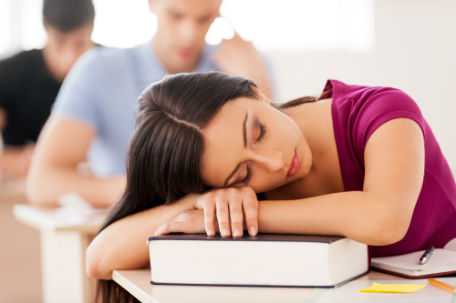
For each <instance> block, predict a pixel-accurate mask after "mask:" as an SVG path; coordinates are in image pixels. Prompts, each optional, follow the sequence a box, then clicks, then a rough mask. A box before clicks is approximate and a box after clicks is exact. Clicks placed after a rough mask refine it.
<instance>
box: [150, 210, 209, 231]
mask: <svg viewBox="0 0 456 303" xmlns="http://www.w3.org/2000/svg"><path fill="white" fill-rule="evenodd" d="M169 233H186V234H201V233H204V214H203V211H202V210H200V209H190V210H186V211H183V212H181V213H180V214H178V215H177V216H176V217H174V218H173V219H171V220H170V221H168V222H165V223H163V224H162V225H160V226H159V227H158V228H157V229H156V230H155V232H154V236H161V235H165V234H169Z"/></svg>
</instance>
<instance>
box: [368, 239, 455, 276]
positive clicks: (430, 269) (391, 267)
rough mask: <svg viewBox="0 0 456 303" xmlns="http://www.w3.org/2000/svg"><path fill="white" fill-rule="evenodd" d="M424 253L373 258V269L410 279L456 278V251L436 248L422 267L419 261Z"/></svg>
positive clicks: (447, 248)
mask: <svg viewBox="0 0 456 303" xmlns="http://www.w3.org/2000/svg"><path fill="white" fill-rule="evenodd" d="M423 253H424V251H423V250H421V251H417V252H413V253H410V254H405V255H400V256H394V257H382V258H373V259H372V262H371V265H372V267H373V268H375V269H377V270H379V271H382V272H386V273H390V274H394V275H398V276H401V277H404V278H409V279H423V278H430V277H440V276H456V250H452V249H449V247H448V246H447V247H445V248H436V249H435V250H434V252H433V254H432V256H431V257H430V258H429V261H428V262H427V263H426V264H424V265H420V264H419V263H418V260H419V259H420V257H421V256H422V255H423Z"/></svg>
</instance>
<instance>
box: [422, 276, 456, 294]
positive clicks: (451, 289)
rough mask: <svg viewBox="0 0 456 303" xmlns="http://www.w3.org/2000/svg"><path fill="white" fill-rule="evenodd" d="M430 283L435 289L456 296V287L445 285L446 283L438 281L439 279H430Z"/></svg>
mask: <svg viewBox="0 0 456 303" xmlns="http://www.w3.org/2000/svg"><path fill="white" fill-rule="evenodd" d="M428 281H429V284H431V285H432V286H434V287H437V288H440V289H442V290H445V291H447V292H449V293H452V294H453V295H454V294H456V287H454V286H452V285H450V284H448V283H445V282H443V281H440V280H437V279H432V278H431V279H429V280H428Z"/></svg>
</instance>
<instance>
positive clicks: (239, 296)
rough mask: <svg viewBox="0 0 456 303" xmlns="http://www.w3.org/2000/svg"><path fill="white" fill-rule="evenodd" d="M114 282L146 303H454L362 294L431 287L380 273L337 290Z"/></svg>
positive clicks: (135, 276)
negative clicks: (376, 288)
mask: <svg viewBox="0 0 456 303" xmlns="http://www.w3.org/2000/svg"><path fill="white" fill-rule="evenodd" d="M113 280H114V281H115V282H116V283H118V284H119V285H120V286H122V287H123V288H124V289H126V290H127V291H128V292H129V293H130V294H132V295H134V296H135V297H136V298H137V299H139V300H140V301H141V302H143V303H175V302H182V303H185V302H195V303H205V302H208V303H209V302H210V303H213V302H230V303H235V302H236V303H237V302H252V301H255V302H262V303H269V302H271V303H272V302H274V303H276V302H287V303H289V302H290V303H294V302H296V303H298V302H299V303H305V302H318V303H326V302H327V303H329V302H331V303H332V302H349V303H352V302H363V303H366V302H379V303H380V302H381V303H385V302H404V303H405V302H406V303H414V302H420V303H421V302H432V303H439V302H442V303H451V302H452V296H451V294H449V293H446V292H444V291H442V290H440V289H436V288H434V287H432V286H429V285H428V286H427V287H425V288H424V289H423V290H421V291H418V292H417V293H414V294H372V293H371V294H368V293H360V292H359V290H360V289H362V288H365V287H368V286H369V285H371V284H372V282H374V281H375V282H380V283H387V282H393V283H408V282H409V283H422V284H427V281H426V280H405V279H401V278H397V277H394V276H390V275H386V274H382V273H378V272H371V273H369V274H368V275H365V276H363V277H361V278H359V279H357V280H354V281H352V282H350V283H348V284H345V285H344V286H341V287H339V288H335V289H309V288H268V287H215V286H211V287H205V286H170V285H152V284H150V282H149V281H150V271H149V270H128V271H114V273H113ZM442 280H445V281H447V282H450V283H453V284H456V278H443V279H442Z"/></svg>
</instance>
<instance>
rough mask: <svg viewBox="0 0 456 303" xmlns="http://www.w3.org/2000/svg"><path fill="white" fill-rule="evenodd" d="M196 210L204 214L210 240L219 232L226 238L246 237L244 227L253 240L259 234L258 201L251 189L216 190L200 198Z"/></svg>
mask: <svg viewBox="0 0 456 303" xmlns="http://www.w3.org/2000/svg"><path fill="white" fill-rule="evenodd" d="M195 207H196V208H198V209H202V210H203V211H204V227H205V230H206V233H207V235H208V236H213V235H215V233H216V228H217V225H218V230H219V231H220V234H221V235H222V237H227V236H230V235H233V237H242V235H243V232H244V223H245V225H246V227H247V228H248V232H249V234H250V235H251V236H255V235H256V234H257V232H258V200H257V197H256V194H255V192H254V191H253V189H252V188H250V187H242V188H235V187H232V188H222V189H216V190H213V191H210V192H207V193H205V194H202V195H200V196H198V197H197V198H196V204H195Z"/></svg>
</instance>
